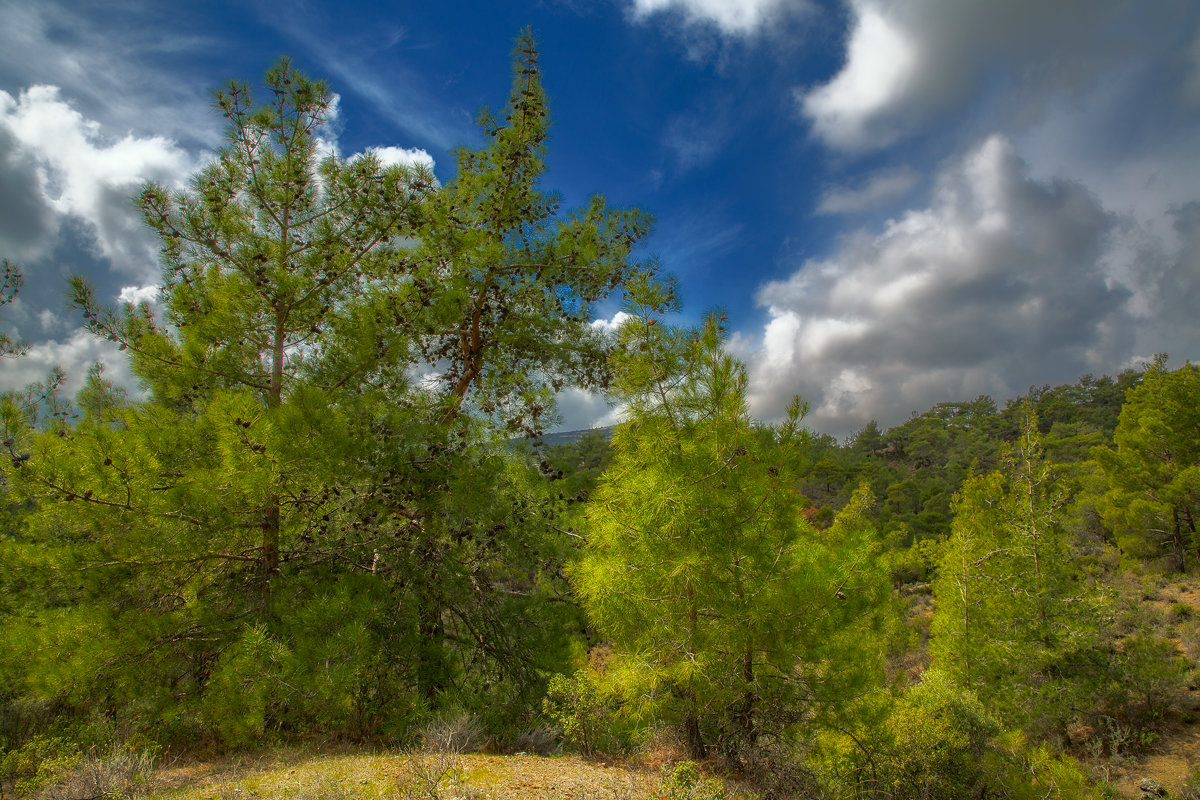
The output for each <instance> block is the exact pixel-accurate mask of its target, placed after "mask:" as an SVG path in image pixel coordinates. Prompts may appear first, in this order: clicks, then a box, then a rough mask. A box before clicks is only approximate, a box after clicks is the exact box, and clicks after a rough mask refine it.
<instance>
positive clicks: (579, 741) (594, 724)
mask: <svg viewBox="0 0 1200 800" xmlns="http://www.w3.org/2000/svg"><path fill="white" fill-rule="evenodd" d="M542 711H543V712H544V713H545V714H546V716H548V717H550V719H552V720H554V723H555V725H557V727H558V729H559V731H560V732H561V733H562V735H563V736H564V737H566V739H567V741H568V742H570V743H571V745H572V746H573V747H574V748H575V749H577V750H578V751H579V752H580V753H582V754H583V755H585V756H591V755H595V754H596V753H598V752H611V750H612V748H613V746H614V744H616V742H615V738H616V737H614V735H613V734H614V724H613V723H614V717H615V714H616V711H617V709H616V703H615V699H614V698H613V697H612V696H611V695H610V694H608V693H607V692H606V691H605V690H604V689H603V688H602V687H601V685H600V683H599V681H598V680H597V676H596V675H595V674H594V673H593V672H592V671H591V670H589V669H581V670H578V671H576V672H575V674H574V675H572V676H570V677H568V676H566V675H562V674H558V675H554V676H552V677H551V678H550V683H549V685H548V686H547V687H546V697H545V699H544V700H543V701H542Z"/></svg>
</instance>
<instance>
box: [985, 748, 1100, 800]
mask: <svg viewBox="0 0 1200 800" xmlns="http://www.w3.org/2000/svg"><path fill="white" fill-rule="evenodd" d="M995 744H996V746H995V748H994V749H993V751H992V752H991V753H990V754H989V757H988V759H987V768H988V771H989V772H990V773H991V777H990V781H989V782H990V784H991V788H992V789H993V791H994V792H995V793H996V794H997V795H998V796H1000V797H1006V798H1011V800H1092V799H1093V798H1097V797H1106V796H1115V795H1113V794H1112V792H1111V790H1106V788H1102V789H1101V790H1100V791H1099V792H1097V788H1096V787H1093V786H1091V785H1090V784H1089V782H1088V779H1087V776H1085V775H1084V773H1083V770H1082V769H1081V768H1080V766H1079V762H1077V761H1076V760H1075V759H1073V758H1071V757H1070V756H1068V755H1056V754H1055V753H1053V752H1051V750H1050V748H1049V747H1047V746H1046V745H1045V744H1040V745H1038V746H1036V747H1031V746H1030V745H1029V744H1028V743H1027V742H1026V741H1025V737H1024V736H1023V735H1022V734H1021V733H1019V732H1010V733H1006V734H1004V735H1003V736H1000V737H999V738H998V739H997V740H996V743H995ZM995 790H999V791H995Z"/></svg>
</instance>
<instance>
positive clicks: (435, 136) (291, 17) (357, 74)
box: [261, 7, 475, 151]
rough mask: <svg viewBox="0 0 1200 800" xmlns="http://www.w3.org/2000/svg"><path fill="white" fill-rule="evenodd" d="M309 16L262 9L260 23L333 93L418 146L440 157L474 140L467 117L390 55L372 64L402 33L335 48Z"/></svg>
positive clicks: (309, 13)
mask: <svg viewBox="0 0 1200 800" xmlns="http://www.w3.org/2000/svg"><path fill="white" fill-rule="evenodd" d="M313 13H316V12H313V11H312V10H311V9H303V8H302V9H297V12H296V13H293V14H287V15H280V14H278V13H276V9H275V8H274V7H270V8H265V7H264V8H263V10H262V12H261V17H262V20H263V22H264V23H266V24H269V25H272V26H273V27H275V28H276V29H277V30H278V31H279V32H280V33H282V34H283V35H284V36H286V37H287V38H288V39H291V40H292V41H294V42H296V43H297V44H298V45H300V46H301V47H302V48H304V50H305V51H306V52H307V53H309V54H310V55H311V56H312V57H314V58H315V59H316V60H317V61H319V62H320V64H321V67H322V68H323V69H324V70H325V71H326V72H327V73H328V74H329V75H330V77H331V78H332V79H333V81H334V82H335V83H336V84H337V85H338V86H339V87H344V88H345V89H346V90H348V91H352V92H354V93H355V94H357V95H358V96H359V97H361V98H362V99H363V100H365V101H366V102H368V103H370V104H371V107H372V108H373V110H374V111H375V113H376V114H378V115H379V116H380V117H382V118H384V119H386V120H388V121H390V122H391V123H392V124H394V125H395V126H396V127H398V128H400V129H401V130H403V131H405V132H406V133H407V134H409V135H410V136H413V137H414V138H416V139H418V140H419V141H420V142H421V143H422V144H428V145H431V146H433V147H435V148H437V149H439V150H444V151H445V150H450V149H451V148H453V147H455V146H457V145H460V144H463V143H464V142H467V141H469V140H470V139H471V138H472V137H473V136H474V131H475V129H474V126H473V124H472V123H471V121H470V119H469V117H467V116H466V115H465V114H458V113H453V112H452V111H450V110H449V109H447V107H446V105H445V103H444V102H442V101H441V100H440V99H438V98H436V97H434V96H433V95H432V94H431V93H430V92H429V90H428V87H427V81H426V80H425V79H423V78H421V77H420V76H419V75H418V74H417V73H416V72H415V71H414V70H412V69H410V68H408V67H406V66H405V65H404V63H403V62H402V61H401V60H399V59H397V58H395V57H394V54H393V56H392V57H390V58H388V59H387V60H386V62H384V61H383V60H382V59H375V60H374V61H372V59H373V58H375V57H376V56H378V55H380V54H381V53H383V52H386V51H389V50H392V49H393V48H395V47H396V45H397V44H399V43H400V42H402V41H403V40H404V38H405V31H404V29H403V28H398V27H393V28H390V29H388V30H384V31H380V32H379V36H378V37H376V41H374V43H373V44H372V45H370V46H364V44H363V42H362V41H354V42H340V41H338V40H336V39H333V38H330V37H329V36H327V35H325V34H324V33H323V31H324V29H325V28H324V26H322V25H320V24H319V20H316V19H314V18H313V17H312V14H313Z"/></svg>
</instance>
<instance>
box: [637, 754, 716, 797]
mask: <svg viewBox="0 0 1200 800" xmlns="http://www.w3.org/2000/svg"><path fill="white" fill-rule="evenodd" d="M725 796H726V795H725V785H724V784H722V783H721V782H720V781H719V780H717V779H716V778H704V777H702V776H701V775H700V768H699V767H697V766H696V762H694V761H680V762H679V763H678V764H675V765H673V766H670V767H667V768H666V769H664V770H663V773H662V776H661V777H660V778H659V780H658V782H657V783H656V784H655V785H654V788H653V789H651V790H650V796H649V800H725Z"/></svg>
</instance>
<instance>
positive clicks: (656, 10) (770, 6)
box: [629, 0, 811, 35]
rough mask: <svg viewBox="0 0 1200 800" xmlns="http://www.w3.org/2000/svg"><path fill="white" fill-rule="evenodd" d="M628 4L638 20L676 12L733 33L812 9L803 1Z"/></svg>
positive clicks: (646, 0)
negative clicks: (785, 15) (788, 14)
mask: <svg viewBox="0 0 1200 800" xmlns="http://www.w3.org/2000/svg"><path fill="white" fill-rule="evenodd" d="M629 7H630V10H631V12H632V13H633V15H634V17H635V18H638V19H645V18H647V17H651V16H655V15H663V14H666V15H672V14H673V15H677V16H678V17H680V18H681V19H682V20H683V21H684V22H686V23H688V24H702V25H711V26H713V27H715V28H717V29H718V30H720V31H721V32H723V33H726V34H734V35H746V34H750V33H755V32H757V31H759V30H760V29H761V28H762V27H763V26H764V25H766V24H768V23H770V22H772V21H773V20H775V19H777V18H778V17H780V16H781V15H783V14H787V13H797V12H800V11H808V10H810V8H811V6H810V5H809V4H808V3H807V2H804V1H803V0H631V3H630V6H629Z"/></svg>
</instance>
